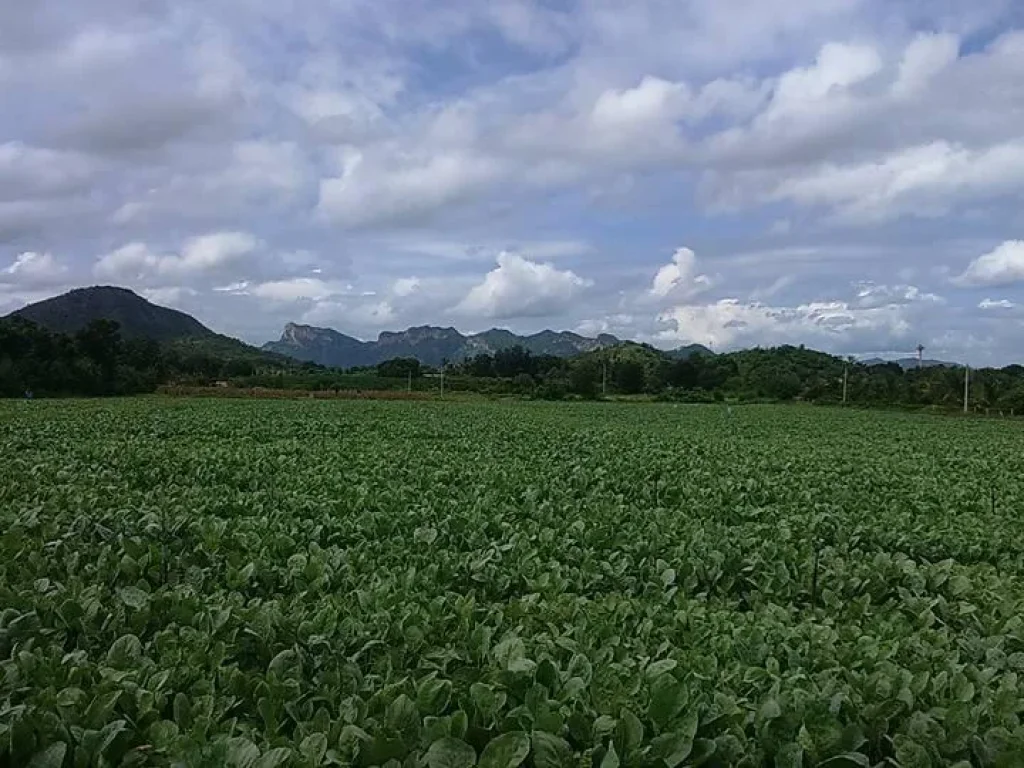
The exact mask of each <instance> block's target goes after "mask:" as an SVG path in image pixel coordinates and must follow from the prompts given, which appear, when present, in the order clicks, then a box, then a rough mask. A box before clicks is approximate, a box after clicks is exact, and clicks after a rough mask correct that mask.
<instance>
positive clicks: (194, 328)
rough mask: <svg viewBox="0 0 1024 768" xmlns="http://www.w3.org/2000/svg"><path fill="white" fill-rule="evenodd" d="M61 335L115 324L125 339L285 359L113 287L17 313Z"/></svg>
mask: <svg viewBox="0 0 1024 768" xmlns="http://www.w3.org/2000/svg"><path fill="white" fill-rule="evenodd" d="M9 317H20V318H22V319H24V320H28V321H30V322H33V323H35V324H36V325H39V326H41V327H43V328H46V329H48V330H50V331H55V332H57V333H67V334H74V333H77V332H78V331H80V330H82V329H83V328H85V327H86V326H87V325H89V323H91V322H93V321H94V320H113V321H114V322H116V323H117V324H118V325H119V326H120V331H121V336H122V337H123V338H125V339H152V340H154V341H157V342H160V343H161V344H166V345H171V346H174V347H177V348H178V349H181V350H187V351H191V352H196V353H198V354H207V355H212V356H216V357H222V358H245V359H251V360H253V361H267V362H276V363H277V364H280V362H281V361H282V360H283V359H282V358H279V357H278V356H276V355H273V356H272V355H270V354H269V353H267V352H264V351H262V350H260V349H257V348H256V347H253V346H250V345H249V344H246V343H244V342H242V341H239V340H238V339H233V338H231V337H230V336H224V335H222V334H219V333H216V332H214V331H211V330H210V329H209V328H207V327H206V326H205V325H203V324H202V323H200V322H199V321H198V320H196V319H195V318H194V317H192V316H191V315H188V314H186V313H184V312H179V311H178V310H176V309H170V308H168V307H161V306H160V305H158V304H154V303H153V302H151V301H148V300H147V299H144V298H143V297H142V296H139V295H138V294H137V293H135V292H134V291H131V290H129V289H127V288H118V287H115V286H109V285H99V286H93V287H91V288H75V289H74V290H72V291H68V292H67V293H65V294H61V295H60V296H54V297H53V298H50V299H44V300H43V301H39V302H36V303H35V304H29V305H28V306H25V307H22V308H21V309H17V310H15V311H14V312H11V313H10V315H9Z"/></svg>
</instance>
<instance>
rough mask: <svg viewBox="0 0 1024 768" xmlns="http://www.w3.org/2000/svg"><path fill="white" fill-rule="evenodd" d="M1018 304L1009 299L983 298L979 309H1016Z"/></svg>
mask: <svg viewBox="0 0 1024 768" xmlns="http://www.w3.org/2000/svg"><path fill="white" fill-rule="evenodd" d="M1016 307H1017V305H1016V304H1014V303H1013V302H1012V301H1010V300H1009V299H982V300H981V301H980V302H979V303H978V309H1016Z"/></svg>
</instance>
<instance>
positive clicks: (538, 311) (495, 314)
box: [455, 253, 593, 319]
mask: <svg viewBox="0 0 1024 768" xmlns="http://www.w3.org/2000/svg"><path fill="white" fill-rule="evenodd" d="M592 284H593V283H592V282H591V281H590V280H586V279H584V278H582V277H580V276H579V275H577V274H576V273H575V272H572V271H570V270H561V269H557V268H556V267H555V266H553V265H551V264H546V263H541V262H535V261H530V260H528V259H525V258H523V257H522V256H519V255H517V254H514V253H502V254H499V255H498V266H497V268H496V269H493V270H491V271H490V272H488V273H487V276H486V277H485V278H484V279H483V282H481V283H479V284H478V285H475V286H473V288H472V289H471V290H470V291H469V293H468V294H466V297H465V298H464V299H463V300H462V301H461V302H460V303H459V305H458V306H457V307H456V308H455V311H456V312H457V313H459V314H463V315H471V316H476V317H486V318H503V319H504V318H513V317H544V316H547V315H557V314H559V313H560V312H561V311H562V310H564V308H565V304H566V303H567V302H571V301H573V300H574V299H576V298H577V297H578V296H579V295H580V294H581V293H582V292H583V291H584V290H585V289H587V288H589V287H590V286H591V285H592Z"/></svg>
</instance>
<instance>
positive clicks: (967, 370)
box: [964, 365, 971, 413]
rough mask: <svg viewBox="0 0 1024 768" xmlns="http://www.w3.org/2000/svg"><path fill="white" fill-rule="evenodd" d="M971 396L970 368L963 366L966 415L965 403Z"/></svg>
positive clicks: (965, 403) (965, 405)
mask: <svg viewBox="0 0 1024 768" xmlns="http://www.w3.org/2000/svg"><path fill="white" fill-rule="evenodd" d="M970 396H971V366H969V365H965V366H964V413H967V401H968V399H969V398H970Z"/></svg>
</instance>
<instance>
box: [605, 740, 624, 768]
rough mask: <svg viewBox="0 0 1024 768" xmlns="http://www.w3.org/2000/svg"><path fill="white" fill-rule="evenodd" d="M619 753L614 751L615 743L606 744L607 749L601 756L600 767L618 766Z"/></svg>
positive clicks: (612, 767) (611, 767)
mask: <svg viewBox="0 0 1024 768" xmlns="http://www.w3.org/2000/svg"><path fill="white" fill-rule="evenodd" d="M619 765H620V761H619V754H618V752H616V751H615V744H614V743H609V744H608V751H607V752H605V753H604V757H602V758H601V768H619Z"/></svg>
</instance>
